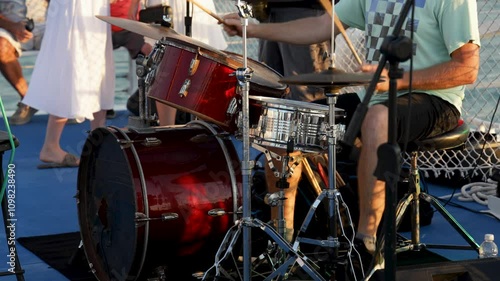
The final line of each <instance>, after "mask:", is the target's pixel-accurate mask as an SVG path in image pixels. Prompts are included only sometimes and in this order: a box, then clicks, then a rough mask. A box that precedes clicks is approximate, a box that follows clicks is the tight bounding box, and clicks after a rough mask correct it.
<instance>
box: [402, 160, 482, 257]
mask: <svg viewBox="0 0 500 281" xmlns="http://www.w3.org/2000/svg"><path fill="white" fill-rule="evenodd" d="M417 160H418V151H414V152H412V156H411V164H410V190H409V192H408V194H407V195H406V196H405V197H403V199H401V201H400V202H399V204H398V206H397V209H396V227H399V224H400V223H401V220H402V218H403V215H404V213H405V211H406V209H407V207H408V206H411V212H412V214H411V242H410V244H409V245H407V246H403V247H401V248H399V249H397V250H396V252H403V251H407V250H417V251H418V250H420V249H422V248H423V247H427V248H441V249H457V250H458V249H465V250H471V249H472V250H475V251H477V252H479V245H478V244H477V243H476V242H475V241H474V239H473V238H472V236H471V235H470V234H469V233H468V232H467V231H466V230H465V229H464V228H463V227H462V226H461V225H460V224H459V223H458V222H457V220H456V219H455V218H454V217H453V216H452V215H451V214H450V213H449V212H448V211H447V210H446V209H445V208H444V207H443V205H441V203H440V202H439V201H438V200H437V199H436V198H434V197H432V196H431V195H429V194H427V193H425V192H422V191H421V189H420V175H419V171H418V165H417ZM420 199H422V200H425V201H427V202H429V203H430V204H431V205H432V206H433V207H434V208H435V209H436V210H437V211H438V212H439V213H440V214H441V215H442V216H443V217H444V218H445V219H446V221H448V223H450V225H451V226H452V227H453V228H454V229H455V230H456V231H457V232H458V234H460V235H461V236H462V237H463V238H464V239H465V241H467V243H469V245H470V246H460V245H431V244H423V243H421V242H420V213H419V209H420V208H419V207H420Z"/></svg>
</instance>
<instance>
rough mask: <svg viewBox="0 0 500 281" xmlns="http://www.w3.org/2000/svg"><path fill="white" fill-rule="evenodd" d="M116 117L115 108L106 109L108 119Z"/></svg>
mask: <svg viewBox="0 0 500 281" xmlns="http://www.w3.org/2000/svg"><path fill="white" fill-rule="evenodd" d="M115 117H116V112H115V110H114V109H109V110H107V111H106V119H113V118H115Z"/></svg>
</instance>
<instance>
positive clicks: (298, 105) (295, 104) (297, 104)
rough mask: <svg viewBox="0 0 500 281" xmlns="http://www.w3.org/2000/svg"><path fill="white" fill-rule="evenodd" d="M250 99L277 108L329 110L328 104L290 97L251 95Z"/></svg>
mask: <svg viewBox="0 0 500 281" xmlns="http://www.w3.org/2000/svg"><path fill="white" fill-rule="evenodd" d="M248 98H249V99H250V100H255V101H257V102H258V103H261V104H266V105H271V106H272V107H276V108H283V109H297V110H299V111H316V112H325V113H327V112H328V105H323V104H317V103H311V102H304V101H296V100H289V99H279V98H272V97H260V96H249V97H248ZM341 111H344V110H343V109H341V108H335V112H341Z"/></svg>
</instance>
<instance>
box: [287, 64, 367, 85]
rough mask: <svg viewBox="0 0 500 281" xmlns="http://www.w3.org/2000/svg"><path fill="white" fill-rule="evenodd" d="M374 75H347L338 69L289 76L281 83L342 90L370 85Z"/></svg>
mask: <svg viewBox="0 0 500 281" xmlns="http://www.w3.org/2000/svg"><path fill="white" fill-rule="evenodd" d="M372 77H373V75H372V74H369V73H347V72H344V71H342V70H339V69H336V68H330V69H328V70H325V71H322V72H315V73H306V74H299V75H294V76H287V77H284V78H283V79H281V80H280V82H282V83H285V84H290V85H304V86H316V87H321V88H332V87H333V88H342V87H347V86H360V85H365V84H368V83H370V81H371V79H372Z"/></svg>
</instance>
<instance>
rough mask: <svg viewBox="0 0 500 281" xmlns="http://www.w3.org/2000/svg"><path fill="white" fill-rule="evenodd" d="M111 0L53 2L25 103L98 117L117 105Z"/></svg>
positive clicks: (64, 113) (75, 115) (76, 115)
mask: <svg viewBox="0 0 500 281" xmlns="http://www.w3.org/2000/svg"><path fill="white" fill-rule="evenodd" d="M96 15H109V1H108V0H92V1H81V0H52V1H50V4H49V8H48V13H47V25H46V30H45V35H44V38H43V42H42V45H41V47H40V52H39V53H38V56H37V60H36V63H35V68H34V70H33V74H32V76H31V79H30V82H29V87H28V93H27V94H26V97H25V98H24V99H23V103H25V104H27V105H29V106H31V107H34V108H36V109H38V110H40V111H44V112H47V113H49V114H52V115H55V116H58V117H64V118H75V119H77V120H78V121H83V119H84V118H86V119H89V120H93V118H94V117H93V113H95V112H98V111H100V110H106V109H112V108H113V105H114V95H115V91H114V88H115V68H114V58H113V47H112V45H111V29H110V25H109V24H107V23H106V22H104V21H101V20H99V19H97V18H96V17H95V16H96Z"/></svg>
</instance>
